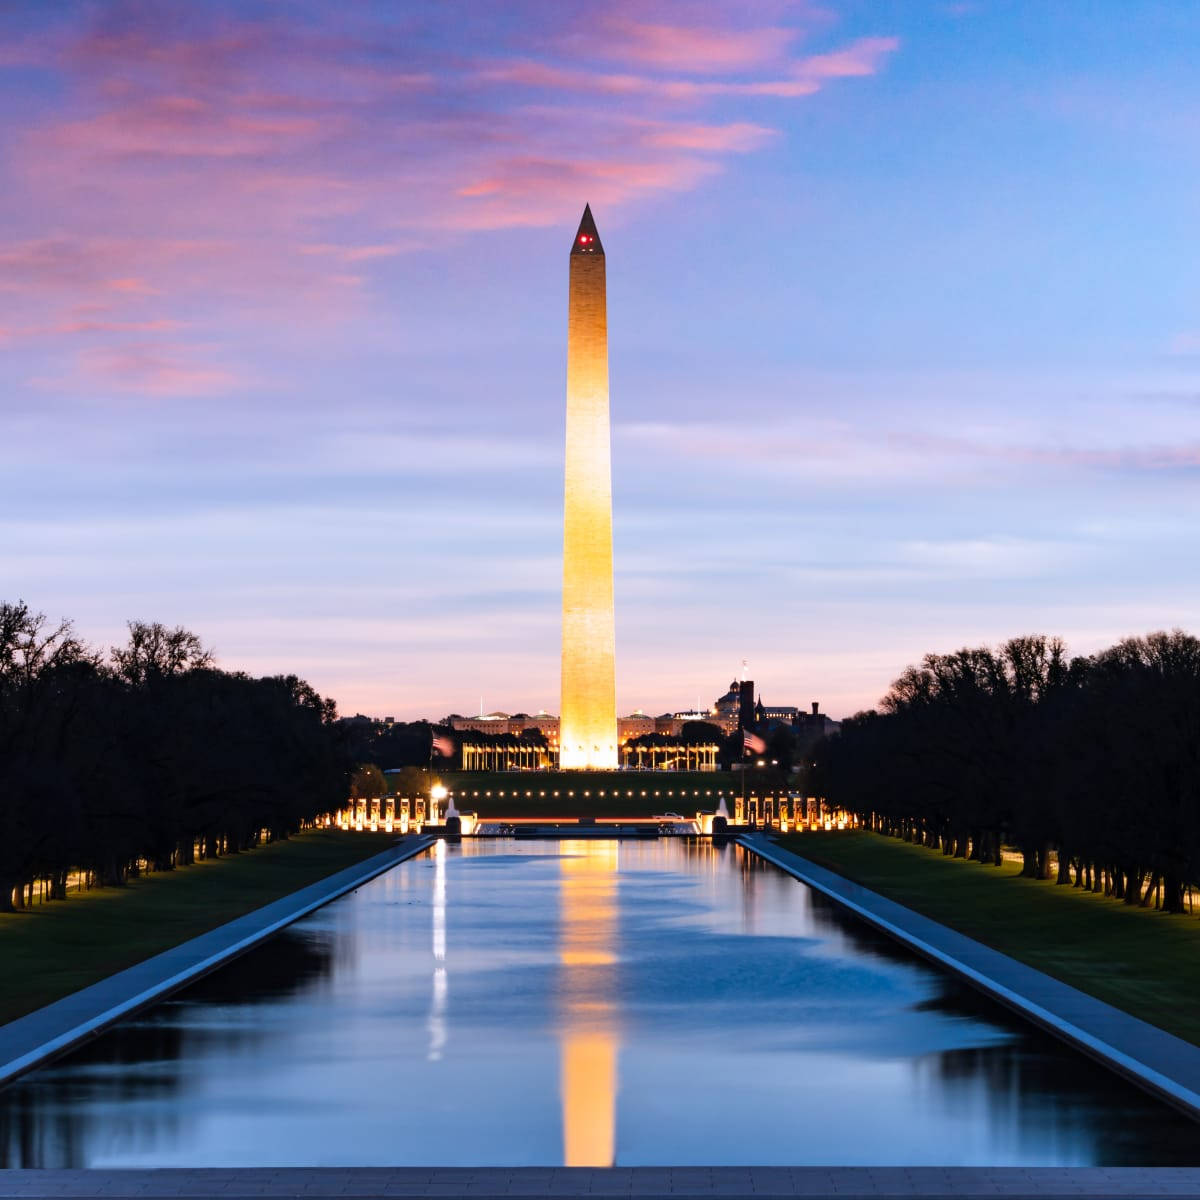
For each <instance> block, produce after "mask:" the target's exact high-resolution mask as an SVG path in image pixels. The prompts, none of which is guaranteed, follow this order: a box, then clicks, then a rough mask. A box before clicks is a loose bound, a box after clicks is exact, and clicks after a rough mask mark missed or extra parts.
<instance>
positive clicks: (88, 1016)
mask: <svg viewBox="0 0 1200 1200" xmlns="http://www.w3.org/2000/svg"><path fill="white" fill-rule="evenodd" d="M432 844H433V839H432V838H428V837H409V838H406V839H405V840H404V841H402V842H400V843H398V844H397V845H396V846H394V847H392V848H391V849H388V850H385V851H384V852H383V853H382V854H376V855H373V856H372V857H371V858H368V859H365V860H364V861H363V862H360V863H356V864H355V865H354V866H352V867H347V868H346V869H345V870H344V871H338V872H337V873H336V874H335V875H329V876H327V877H326V878H325V879H321V880H319V881H318V882H316V883H313V884H310V885H309V886H308V887H305V888H301V889H300V890H299V891H298V892H293V893H292V894H291V895H290V896H284V897H283V898H282V899H280V900H274V901H272V902H271V903H270V904H267V905H264V906H263V907H262V908H258V909H255V910H254V912H250V913H247V914H246V915H245V916H244V917H238V918H237V919H236V920H234V921H230V922H229V923H228V924H226V925H219V926H218V927H217V928H216V929H210V930H209V931H208V933H203V934H201V935H200V936H199V937H196V938H192V939H191V941H188V942H184V943H182V944H181V945H179V946H175V947H173V948H172V949H170V950H164V951H163V953H162V954H156V955H155V956H154V957H153V958H148V959H146V960H145V961H144V962H140V963H137V964H136V965H135V966H132V967H129V968H128V969H126V970H124V971H118V972H117V973H116V974H115V975H110V976H109V977H108V978H107V979H102V980H101V981H100V982H99V983H94V984H92V986H91V987H86V988H82V989H81V990H80V991H78V992H74V993H72V994H71V995H70V996H64V997H63V998H62V999H61V1000H56V1001H55V1002H54V1003H53V1004H47V1005H46V1007H45V1008H39V1009H38V1010H37V1011H36V1012H32V1013H30V1014H29V1015H28V1016H26V1017H18V1018H17V1019H16V1020H15V1021H10V1022H9V1023H8V1024H7V1025H3V1026H0V1087H3V1086H4V1085H5V1084H6V1083H8V1082H9V1081H10V1080H12V1079H15V1078H16V1077H17V1076H18V1075H21V1074H24V1072H26V1071H30V1070H32V1069H33V1068H34V1067H37V1066H39V1065H40V1064H42V1063H43V1062H46V1061H47V1060H48V1059H51V1058H54V1057H56V1056H57V1055H59V1054H62V1053H63V1052H64V1051H66V1050H69V1049H70V1048H71V1047H72V1046H74V1045H75V1044H76V1043H78V1042H81V1041H84V1040H85V1039H87V1038H90V1037H94V1036H95V1035H96V1034H97V1033H100V1032H101V1031H102V1030H104V1029H106V1028H107V1027H108V1026H109V1025H111V1024H113V1022H114V1021H119V1020H120V1019H121V1018H122V1017H126V1016H128V1015H129V1014H130V1013H132V1012H135V1011H136V1010H137V1009H139V1008H144V1007H145V1006H146V1005H147V1004H152V1003H153V1002H154V1001H155V1000H161V999H162V997H163V996H165V995H167V994H168V993H169V992H173V991H175V990H176V989H177V988H180V987H182V986H183V985H184V984H186V983H190V982H191V981H192V980H193V979H196V978H197V977H199V976H200V975H204V974H207V973H208V972H209V971H211V970H213V969H214V968H215V967H218V966H220V965H221V964H222V963H224V962H226V961H228V960H229V959H231V958H234V957H236V956H237V955H239V954H241V953H243V952H244V951H246V950H249V949H250V948H251V947H252V946H255V945H257V944H258V943H259V942H261V941H263V940H264V939H265V938H268V937H270V936H271V934H273V933H276V932H278V931H279V930H280V929H282V928H283V927H284V926H285V925H290V924H291V923H292V922H293V921H296V920H298V919H299V918H300V917H303V916H306V915H307V914H308V913H310V912H312V911H313V910H314V909H317V908H320V907H321V905H323V904H328V903H329V901H330V900H335V899H336V898H337V897H338V896H342V895H345V893H346V892H350V891H353V890H354V889H355V888H356V887H358V886H360V885H361V884H364V883H366V882H367V881H368V880H370V879H374V878H375V876H376V875H382V874H383V872H384V871H388V870H391V868H392V867H394V866H395V865H396V864H397V863H401V862H403V861H404V860H405V859H406V858H412V857H413V856H414V855H416V854H419V853H420V852H421V851H422V850H424V849H425V848H426V847H427V846H430V845H432Z"/></svg>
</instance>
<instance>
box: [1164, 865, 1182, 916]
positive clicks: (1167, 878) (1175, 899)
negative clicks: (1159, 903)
mask: <svg viewBox="0 0 1200 1200" xmlns="http://www.w3.org/2000/svg"><path fill="white" fill-rule="evenodd" d="M1184 911H1185V910H1184V907H1183V879H1182V878H1181V877H1180V876H1179V875H1176V874H1175V873H1174V872H1172V871H1167V872H1165V874H1164V875H1163V912H1165V913H1172V914H1179V913H1182V912H1184Z"/></svg>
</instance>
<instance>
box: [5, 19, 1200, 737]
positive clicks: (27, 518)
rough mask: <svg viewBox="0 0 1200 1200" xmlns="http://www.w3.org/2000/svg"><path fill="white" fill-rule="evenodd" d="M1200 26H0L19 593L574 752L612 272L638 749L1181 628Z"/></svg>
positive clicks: (619, 528)
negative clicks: (598, 305) (951, 661)
mask: <svg viewBox="0 0 1200 1200" xmlns="http://www.w3.org/2000/svg"><path fill="white" fill-rule="evenodd" d="M1198 55H1200V8H1198V7H1197V6H1194V5H1187V4H1178V3H1162V4H1156V3H1153V2H1152V0H1151V2H1145V3H1140V4H1137V5H1131V4H1128V3H1125V2H1109V3H1105V2H1103V0H1087V2H1084V0H1079V2H1072V0H1064V2H1063V3H1058V4H1053V5H1050V4H1044V3H1042V2H1041V0H1029V2H1028V3H1018V2H1015V0H1009V2H999V0H978V2H976V3H944V2H940V0H930V2H925V3H923V2H920V0H902V2H901V0H897V2H893V3H889V2H887V0H872V2H870V3H868V2H865V0H864V2H861V3H856V2H842V3H839V2H837V0H830V2H828V3H821V4H820V5H817V4H810V3H806V2H801V3H787V2H784V0H756V2H755V3H754V4H751V5H746V4H742V3H729V4H726V3H718V2H716V0H713V2H711V3H672V2H669V0H641V2H639V3H627V2H625V0H607V2H605V3H596V2H595V0H589V2H587V3H573V2H571V0H544V2H540V3H531V2H525V3H521V2H514V3H506V4H491V3H484V2H483V0H473V2H455V0H445V2H438V3H432V2H430V3H424V2H420V0H413V2H410V3H388V4H382V3H380V4H368V3H352V4H330V3H323V4H315V3H288V4H265V3H232V2H231V3H222V2H221V0H209V2H206V3H205V4H202V5H162V4H158V3H145V4H136V3H135V4H124V3H107V4H106V3H88V4H75V3H70V2H64V3H58V4H53V5H47V4H43V3H40V2H31V3H27V4H24V3H21V2H19V0H18V2H13V0H7V2H6V3H4V4H2V5H0V599H2V600H10V601H11V600H16V599H18V598H21V599H24V600H25V601H27V602H28V603H29V604H30V605H32V606H33V607H34V608H36V609H38V610H40V611H43V612H45V613H46V614H47V615H48V616H50V617H53V618H58V617H60V616H68V617H71V618H72V619H73V620H74V621H75V623H76V627H77V629H78V631H79V633H80V634H81V635H82V636H84V637H85V638H86V639H88V640H89V641H91V642H93V643H94V644H97V645H100V646H107V645H111V644H114V643H117V642H120V641H121V640H122V637H123V632H124V624H125V622H126V621H128V620H134V619H137V620H152V621H153V620H157V621H163V622H165V623H167V624H170V625H176V624H182V625H186V626H187V627H188V628H190V629H193V630H195V631H196V632H197V633H199V634H200V636H201V637H202V638H203V639H204V641H205V642H206V643H207V644H209V645H211V646H212V647H213V648H214V650H215V651H216V654H217V658H218V661H219V663H220V664H221V665H222V666H225V667H228V668H231V669H245V670H248V671H251V672H254V673H270V674H275V673H281V672H289V673H290V672H294V673H297V674H300V675H301V676H303V677H305V678H307V679H308V680H309V681H310V682H311V683H312V684H313V685H314V686H315V687H317V688H318V690H320V691H321V692H322V693H324V694H326V695H330V696H333V697H334V698H335V699H336V700H337V701H338V704H339V708H340V710H341V711H342V712H345V713H353V712H364V713H369V714H373V715H377V716H384V715H390V716H395V717H396V718H398V719H411V718H415V717H419V716H429V717H434V718H436V717H440V716H443V715H445V714H447V713H450V712H460V713H469V712H473V711H478V709H479V707H480V705H481V704H482V706H483V707H484V708H486V709H488V710H495V709H502V710H504V711H509V712H515V711H530V712H532V711H537V710H539V709H543V708H545V709H547V710H549V711H551V712H556V711H557V709H558V675H559V604H560V590H559V589H560V571H561V537H562V532H561V520H562V514H561V499H562V498H561V490H562V440H563V423H564V415H565V409H564V400H565V362H566V345H565V334H566V297H567V293H566V287H567V265H568V264H567V257H568V251H569V249H570V245H571V239H572V235H573V233H574V231H575V228H576V226H577V224H578V221H579V217H580V213H581V212H582V209H583V206H584V203H585V202H590V204H591V206H592V211H593V213H594V214H595V218H596V222H597V225H598V227H599V231H600V235H601V238H602V240H603V243H604V248H605V251H606V255H607V267H608V303H609V351H610V362H611V396H612V420H613V491H614V541H615V561H616V568H615V569H616V577H615V591H616V604H617V689H618V709H619V711H620V712H622V713H625V712H629V711H631V710H633V709H635V708H642V709H645V710H646V711H649V712H661V711H665V710H669V709H678V708H684V707H690V706H691V705H693V704H695V703H696V701H697V700H699V701H700V702H701V703H703V704H708V703H709V702H710V701H711V700H712V699H713V698H714V697H716V696H717V695H719V694H720V693H721V692H722V691H724V690H725V687H726V686H727V684H728V682H729V680H730V679H731V678H732V677H733V676H734V675H735V674H737V673H738V672H739V671H740V670H741V669H742V668H741V663H742V662H743V660H745V662H746V664H747V666H746V671H747V673H748V675H749V676H750V677H752V678H754V679H755V680H756V681H757V682H758V685H759V690H760V693H761V695H762V697H763V698H764V700H765V701H767V702H768V703H772V704H798V705H803V706H807V705H809V704H810V703H811V702H812V701H819V702H820V703H821V706H822V709H823V710H824V711H827V712H830V713H831V714H832V715H834V716H835V717H840V716H844V715H848V714H850V713H853V712H854V711H856V710H859V709H862V708H865V707H869V706H871V705H873V704H875V703H876V702H877V701H878V699H879V697H880V696H881V695H882V694H883V692H884V691H885V690H886V688H887V686H888V683H889V682H890V681H891V680H892V679H893V678H895V676H897V675H898V674H899V673H900V671H901V670H902V669H903V668H904V667H905V666H906V665H907V664H908V663H910V662H914V661H916V660H917V659H919V658H920V656H921V655H923V654H924V653H926V652H929V651H951V650H954V649H957V648H959V647H961V646H963V645H978V644H984V643H992V644H994V643H996V642H999V641H1001V640H1003V639H1005V638H1007V637H1010V636H1014V635H1018V634H1024V633H1031V632H1046V633H1052V634H1057V635H1060V636H1062V637H1064V638H1065V639H1066V640H1067V642H1068V644H1069V646H1070V647H1071V648H1072V649H1073V650H1074V651H1076V652H1078V653H1089V652H1091V651H1094V650H1096V649H1099V648H1100V647H1102V646H1104V645H1107V644H1109V643H1111V642H1112V641H1114V640H1116V639H1117V638H1119V637H1123V636H1127V635H1130V634H1136V633H1143V632H1146V631H1149V630H1152V629H1159V628H1170V627H1175V626H1181V627H1183V628H1188V629H1191V630H1193V631H1196V632H1200V554H1198V553H1197V537H1196V533H1195V530H1196V528H1197V525H1198V523H1200V511H1198V510H1200V502H1198V493H1197V486H1196V485H1197V482H1198V478H1197V476H1198V467H1200V375H1198V368H1200V269H1198V268H1200V238H1197V236H1196V230H1197V213H1198V212H1200V156H1198V154H1197V146H1198V145H1200V77H1198V76H1197V74H1196V71H1195V62H1196V61H1197V57H1198Z"/></svg>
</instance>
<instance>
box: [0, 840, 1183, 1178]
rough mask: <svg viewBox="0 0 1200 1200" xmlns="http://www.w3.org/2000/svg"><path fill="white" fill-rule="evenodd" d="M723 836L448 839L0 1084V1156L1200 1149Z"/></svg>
mask: <svg viewBox="0 0 1200 1200" xmlns="http://www.w3.org/2000/svg"><path fill="white" fill-rule="evenodd" d="M1198 1134H1200V1128H1198V1127H1197V1126H1196V1125H1194V1124H1192V1123H1191V1122H1189V1121H1187V1120H1186V1119H1185V1118H1183V1117H1182V1116H1179V1115H1177V1114H1175V1113H1174V1112H1173V1111H1172V1110H1171V1109H1169V1108H1167V1107H1166V1106H1164V1105H1162V1104H1159V1103H1158V1102H1156V1101H1154V1100H1152V1099H1150V1098H1149V1097H1147V1096H1145V1095H1143V1094H1142V1093H1141V1092H1139V1091H1138V1090H1137V1089H1135V1088H1134V1087H1132V1086H1131V1085H1129V1084H1127V1083H1124V1082H1122V1081H1120V1080H1118V1079H1117V1078H1116V1077H1114V1076H1111V1075H1109V1074H1108V1073H1107V1072H1105V1071H1104V1070H1103V1069H1101V1068H1100V1067H1098V1066H1096V1065H1095V1064H1093V1063H1092V1062H1091V1061H1090V1060H1088V1059H1085V1058H1083V1057H1082V1056H1080V1055H1077V1054H1075V1053H1073V1052H1072V1051H1070V1050H1069V1049H1067V1048H1065V1047H1063V1046H1061V1045H1060V1044H1059V1043H1057V1042H1055V1041H1054V1040H1053V1039H1051V1038H1049V1037H1047V1036H1045V1035H1043V1034H1041V1033H1040V1032H1038V1031H1036V1030H1034V1029H1031V1028H1029V1027H1027V1026H1025V1025H1023V1024H1021V1023H1020V1022H1018V1021H1017V1020H1016V1019H1015V1018H1014V1017H1012V1016H1010V1015H1009V1014H1008V1013H1007V1012H1006V1011H1005V1010H1003V1009H1000V1008H998V1007H996V1006H993V1005H991V1004H990V1003H988V1002H987V1001H985V1000H984V999H983V998H981V997H979V996H978V995H976V994H975V993H972V992H970V991H969V990H967V989H965V988H963V987H961V986H960V985H958V984H956V983H955V982H953V981H952V980H950V979H949V978H947V977H946V976H943V975H941V974H939V973H938V972H936V971H934V970H933V969H932V968H930V967H929V966H927V965H925V964H924V963H923V962H921V961H920V960H918V959H915V958H912V957H911V956H909V955H908V954H907V953H905V952H903V951H901V950H900V949H899V948H898V947H896V946H895V945H894V944H893V943H891V942H889V941H887V940H886V939H883V938H881V937H879V936H877V935H875V934H874V933H872V932H871V931H870V930H869V929H867V928H866V927H865V926H863V925H861V924H859V923H858V922H856V921H854V920H853V919H852V918H848V917H846V916H844V915H843V914H841V913H840V912H839V911H838V910H837V909H835V908H834V907H833V906H832V905H830V904H829V903H828V902H826V901H824V900H823V899H822V898H821V897H819V896H817V895H816V894H815V893H813V892H811V891H810V890H809V889H808V888H806V887H804V886H803V885H802V884H799V883H797V882H795V881H794V880H793V879H791V878H790V877H789V876H787V875H785V874H783V873H782V872H781V871H779V870H777V869H776V868H775V867H773V866H770V865H769V864H767V863H764V862H762V861H761V860H760V859H757V858H755V857H754V856H752V855H749V854H747V853H746V852H745V851H743V850H742V849H741V848H740V847H735V846H728V847H724V848H717V847H713V846H711V845H709V844H704V843H698V842H691V841H684V840H682V839H662V840H659V841H651V842H605V841H576V842H571V841H564V842H504V841H489V842H478V843H475V842H467V843H464V844H463V845H462V846H461V847H459V846H446V845H444V844H439V845H438V846H437V847H436V849H435V850H434V851H431V852H429V853H427V854H425V855H423V856H421V857H419V858H416V859H413V860H410V861H409V862H407V863H404V864H402V865H401V866H398V867H397V868H395V869H394V870H392V871H390V872H388V873H387V874H386V875H383V876H381V877H380V878H378V879H376V880H375V881H373V882H372V883H369V884H366V885H365V886H363V887H362V888H360V889H359V890H358V891H357V892H355V893H353V894H352V895H350V896H346V897H344V898H343V899H341V900H338V901H335V902H334V903H332V904H330V905H327V906H326V907H325V908H323V909H321V910H320V911H318V912H316V913H314V914H313V915H311V916H310V917H307V918H306V919H305V920H303V921H301V922H299V923H297V924H296V925H293V926H292V927H291V928H289V929H288V930H287V931H285V932H284V933H282V934H280V935H279V936H277V937H276V938H274V939H272V940H271V941H270V942H268V943H266V944H265V945H264V946H262V947H260V948H259V949H258V950H256V951H253V952H252V953H250V954H248V955H246V956H245V957H243V958H241V959H239V960H237V961H235V962H233V963H231V964H230V965H229V966H227V967H225V968H224V969H223V970H221V971H219V972H217V973H216V974H214V975H211V976H209V977H208V978H207V979H204V980H202V981H200V982H199V983H197V984H195V985H193V986H192V987H191V988H189V989H187V990H186V991H184V992H181V993H180V994H179V995H177V996H176V997H175V998H173V999H172V1000H170V1001H168V1002H166V1003H163V1004H160V1005H158V1006H157V1007H155V1008H153V1009H150V1010H148V1011H147V1012H146V1013H144V1014H142V1015H141V1016H140V1017H138V1018H136V1019H134V1020H130V1021H127V1022H125V1023H123V1024H121V1025H120V1026H117V1027H116V1028H114V1029H113V1030H111V1031H110V1032H109V1033H107V1034H105V1035H104V1036H103V1037H102V1038H100V1039H98V1040H97V1041H96V1042H94V1043H93V1044H92V1045H90V1046H89V1047H87V1048H86V1049H83V1050H80V1051H77V1052H76V1053H74V1054H72V1055H71V1056H69V1057H68V1058H64V1059H62V1060H61V1061H59V1062H57V1063H55V1064H53V1065H52V1066H50V1067H47V1068H45V1069H43V1070H41V1071H38V1072H36V1073H34V1074H32V1075H30V1076H28V1077H26V1078H25V1079H24V1080H22V1081H19V1082H18V1083H17V1084H15V1085H13V1086H12V1087H11V1088H9V1089H8V1090H7V1091H5V1092H2V1093H0V1159H2V1160H3V1162H4V1165H7V1166H94V1167H99V1166H108V1167H112V1166H245V1165H427V1164H441V1165H484V1164H488V1165H497V1166H502V1165H521V1164H526V1165H547V1166H553V1165H561V1164H564V1163H565V1164H568V1165H596V1164H599V1165H608V1164H612V1163H616V1164H620V1165H627V1166H631V1165H645V1164H681V1165H682V1164H743V1163H750V1164H772V1163H782V1164H793V1163H812V1164H847V1165H853V1164H947V1165H958V1164H964V1165H967V1164H970V1165H1008V1164H1020V1165H1036V1164H1050V1165H1068V1164H1070V1165H1088V1164H1156V1165H1178V1164H1189V1165H1195V1164H1197V1163H1200V1136H1198Z"/></svg>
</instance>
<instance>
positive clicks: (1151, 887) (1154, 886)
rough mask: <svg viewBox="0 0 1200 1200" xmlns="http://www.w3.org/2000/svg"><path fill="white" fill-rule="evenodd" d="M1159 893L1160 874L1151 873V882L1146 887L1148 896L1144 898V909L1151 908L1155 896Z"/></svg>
mask: <svg viewBox="0 0 1200 1200" xmlns="http://www.w3.org/2000/svg"><path fill="white" fill-rule="evenodd" d="M1157 891H1158V872H1157V871H1151V873H1150V882H1149V883H1148V884H1147V885H1146V894H1145V895H1144V896H1143V897H1142V905H1141V906H1142V908H1149V907H1150V906H1151V905H1152V904H1153V903H1154V894H1155V893H1156V892H1157Z"/></svg>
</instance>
